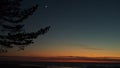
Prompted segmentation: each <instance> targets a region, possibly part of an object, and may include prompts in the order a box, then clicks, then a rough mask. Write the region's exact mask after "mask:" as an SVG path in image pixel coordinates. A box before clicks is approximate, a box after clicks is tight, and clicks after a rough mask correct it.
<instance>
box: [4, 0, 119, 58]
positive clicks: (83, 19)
mask: <svg viewBox="0 0 120 68" xmlns="http://www.w3.org/2000/svg"><path fill="white" fill-rule="evenodd" d="M36 3H37V4H39V8H38V9H37V10H36V12H35V13H34V14H33V15H32V16H31V17H29V18H28V19H27V20H25V21H24V22H25V24H26V26H25V28H26V30H27V31H37V30H38V29H39V28H41V27H45V26H51V28H50V30H49V31H48V32H47V33H46V34H45V35H42V36H39V37H38V38H37V39H36V40H35V43H34V44H32V45H31V46H29V47H27V48H25V50H24V51H17V50H16V49H15V48H14V49H10V52H8V53H6V54H2V56H32V57H41V56H43V57H51V56H54V57H55V56H79V57H120V49H119V48H120V1H119V0H35V1H32V0H29V1H28V0H25V1H24V2H23V7H28V6H31V5H32V4H36Z"/></svg>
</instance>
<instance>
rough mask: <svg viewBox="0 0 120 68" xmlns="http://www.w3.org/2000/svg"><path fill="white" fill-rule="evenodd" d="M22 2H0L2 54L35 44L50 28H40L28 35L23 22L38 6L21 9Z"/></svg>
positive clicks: (4, 0)
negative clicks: (35, 40)
mask: <svg viewBox="0 0 120 68" xmlns="http://www.w3.org/2000/svg"><path fill="white" fill-rule="evenodd" d="M21 2H22V0H0V27H1V30H0V31H1V32H0V52H7V49H8V48H13V47H16V46H17V47H18V48H20V49H21V50H24V47H25V46H27V45H29V44H32V43H34V42H33V40H34V39H36V38H37V37H38V36H39V35H43V34H45V33H46V32H47V31H48V30H49V28H50V26H48V27H45V28H40V29H39V30H38V31H37V32H30V33H27V32H26V31H25V29H24V28H23V27H24V24H23V21H24V20H25V19H27V18H28V17H29V16H30V15H32V14H33V13H34V12H35V11H36V9H37V8H38V5H35V6H32V7H31V8H28V9H22V8H21Z"/></svg>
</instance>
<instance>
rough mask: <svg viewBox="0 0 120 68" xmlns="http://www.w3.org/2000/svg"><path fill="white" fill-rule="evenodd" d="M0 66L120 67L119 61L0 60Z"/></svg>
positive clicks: (4, 67) (53, 67)
mask: <svg viewBox="0 0 120 68" xmlns="http://www.w3.org/2000/svg"><path fill="white" fill-rule="evenodd" d="M0 68H120V63H75V62H74V63H71V62H0Z"/></svg>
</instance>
